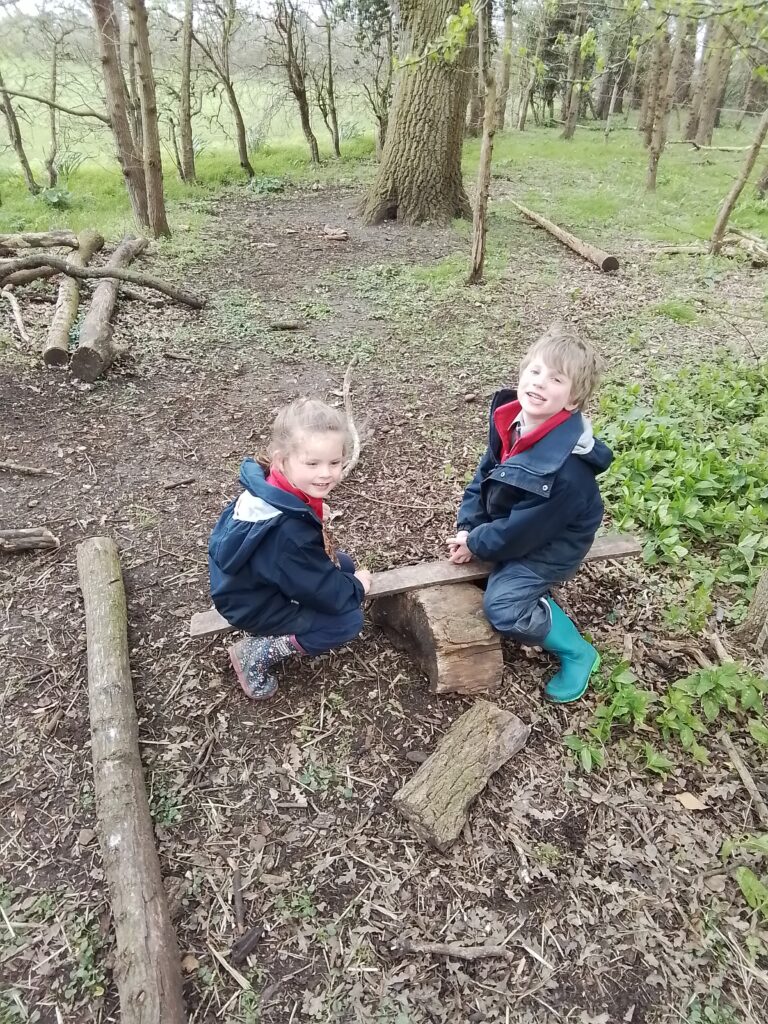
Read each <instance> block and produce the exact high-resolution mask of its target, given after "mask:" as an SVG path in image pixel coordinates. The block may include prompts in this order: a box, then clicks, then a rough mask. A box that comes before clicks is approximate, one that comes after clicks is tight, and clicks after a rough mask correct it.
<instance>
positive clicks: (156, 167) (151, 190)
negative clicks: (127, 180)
mask: <svg viewBox="0 0 768 1024" xmlns="http://www.w3.org/2000/svg"><path fill="white" fill-rule="evenodd" d="M128 3H129V5H130V8H131V11H132V13H133V16H134V31H135V34H136V56H137V58H138V65H139V94H140V97H141V123H142V126H143V134H144V180H145V182H146V188H147V212H148V214H149V226H150V229H151V231H152V234H153V235H154V237H155V238H163V237H165V238H168V237H170V234H171V229H170V227H169V225H168V217H167V215H166V212H165V195H164V192H163V161H162V156H161V152H160V130H159V128H158V124H157V99H156V97H155V74H154V71H153V69H152V51H151V50H150V47H149V25H148V24H147V8H146V7H145V5H144V0H128Z"/></svg>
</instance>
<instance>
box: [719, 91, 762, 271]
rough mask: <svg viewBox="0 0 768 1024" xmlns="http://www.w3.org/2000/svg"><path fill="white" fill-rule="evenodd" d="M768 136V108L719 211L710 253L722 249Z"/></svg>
mask: <svg viewBox="0 0 768 1024" xmlns="http://www.w3.org/2000/svg"><path fill="white" fill-rule="evenodd" d="M766 135H768V107H766V109H765V110H764V111H763V116H762V117H761V118H760V123H759V125H758V126H757V134H756V135H755V139H754V141H753V143H752V145H751V146H750V148H749V152H748V153H747V158H746V160H745V161H744V163H743V165H742V168H741V171H740V172H739V176H738V178H737V179H736V181H734V183H733V185H732V187H731V190H730V192H729V193H728V195H727V196H726V197H725V199H724V200H723V202H722V205H721V206H720V209H719V210H718V213H717V220H716V221H715V226H714V228H713V229H712V237H711V238H710V240H709V248H710V252H719V250H720V248H721V247H722V244H723V236H724V235H725V229H726V228H727V227H728V220H729V219H730V216H731V214H732V213H733V208H734V206H735V205H736V203H737V201H738V198H739V196H740V195H741V193H742V191H743V190H744V186H745V185H746V184H747V181H748V180H749V176H750V174H751V173H752V169H753V168H754V166H755V164H756V163H757V158H758V156H759V155H760V149H761V147H762V145H763V143H764V142H765V137H766Z"/></svg>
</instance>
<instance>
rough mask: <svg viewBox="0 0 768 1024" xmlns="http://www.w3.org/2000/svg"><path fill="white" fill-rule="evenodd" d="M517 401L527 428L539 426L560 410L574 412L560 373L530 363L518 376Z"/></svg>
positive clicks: (568, 386) (565, 380)
mask: <svg viewBox="0 0 768 1024" xmlns="http://www.w3.org/2000/svg"><path fill="white" fill-rule="evenodd" d="M517 399H518V401H519V402H520V405H521V406H522V407H523V412H524V414H525V422H526V425H527V426H531V425H532V426H539V425H540V424H541V423H544V422H545V421H546V420H548V419H549V418H550V416H554V415H555V414H556V413H558V412H562V410H563V409H568V410H569V411H572V410H573V409H575V408H576V405H575V403H573V402H571V380H570V377H568V376H567V375H566V374H565V373H563V371H562V370H556V369H555V368H554V367H553V366H547V364H546V363H545V362H544V361H543V360H542V359H534V360H533V361H532V362H530V363H529V364H528V365H527V366H526V368H525V369H524V370H523V372H522V373H521V374H520V383H519V384H518V386H517Z"/></svg>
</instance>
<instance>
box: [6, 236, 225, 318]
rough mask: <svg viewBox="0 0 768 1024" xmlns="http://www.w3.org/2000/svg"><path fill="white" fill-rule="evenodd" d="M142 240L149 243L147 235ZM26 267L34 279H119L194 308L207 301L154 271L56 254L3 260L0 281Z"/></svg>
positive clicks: (9, 279)
mask: <svg viewBox="0 0 768 1024" xmlns="http://www.w3.org/2000/svg"><path fill="white" fill-rule="evenodd" d="M143 241H144V242H145V243H146V239H144V240H143ZM23 271H30V272H32V273H31V276H30V277H29V278H28V280H34V279H35V277H48V276H52V274H69V275H70V276H71V277H77V278H80V280H82V281H87V280H89V279H90V278H94V279H100V280H104V279H112V280H114V279H117V280H118V281H127V282H128V283H129V284H136V285H139V286H141V287H143V288H152V289H154V291H157V292H162V293H163V295H168V296H169V297H170V298H172V299H174V300H175V301H176V302H183V303H184V304H185V305H187V306H191V307H192V308H193V309H202V308H203V306H204V305H205V299H202V298H200V296H199V295H193V294H192V293H191V292H187V291H185V290H184V289H183V288H177V287H176V285H174V284H168V283H167V282H166V281H161V280H160V278H159V277H153V276H152V275H151V274H145V273H143V272H140V271H138V270H124V269H120V268H119V267H115V268H114V269H112V267H111V264H110V265H108V266H106V267H75V266H71V265H69V264H68V263H67V261H66V260H62V259H59V258H58V257H56V256H19V257H18V259H8V260H0V285H6V284H12V283H18V281H17V280H16V278H17V275H18V274H19V272H23ZM49 271H50V272H51V275H49V273H48V272H49Z"/></svg>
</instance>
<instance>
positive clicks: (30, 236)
mask: <svg viewBox="0 0 768 1024" xmlns="http://www.w3.org/2000/svg"><path fill="white" fill-rule="evenodd" d="M78 245H79V242H78V239H77V235H76V234H75V233H74V232H73V231H20V232H18V233H16V234H12V235H0V246H3V247H4V248H6V249H53V248H55V247H56V246H66V248H67V249H76V248H77V247H78Z"/></svg>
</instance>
